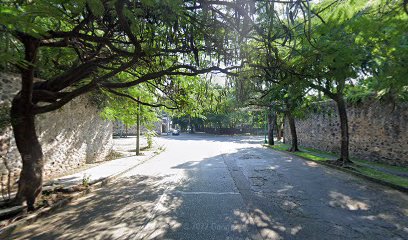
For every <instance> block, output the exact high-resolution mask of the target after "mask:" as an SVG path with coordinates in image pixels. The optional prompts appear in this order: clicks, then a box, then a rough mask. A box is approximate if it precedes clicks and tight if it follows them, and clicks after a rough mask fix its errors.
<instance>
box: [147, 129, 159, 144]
mask: <svg viewBox="0 0 408 240" xmlns="http://www.w3.org/2000/svg"><path fill="white" fill-rule="evenodd" d="M144 135H145V136H146V138H147V148H152V147H153V138H154V137H155V136H157V133H156V131H152V130H148V131H146V132H145V133H144Z"/></svg>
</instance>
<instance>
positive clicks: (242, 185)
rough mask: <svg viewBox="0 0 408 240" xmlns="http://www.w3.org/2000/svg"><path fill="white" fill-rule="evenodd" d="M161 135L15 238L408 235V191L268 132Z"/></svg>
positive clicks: (350, 237)
mask: <svg viewBox="0 0 408 240" xmlns="http://www.w3.org/2000/svg"><path fill="white" fill-rule="evenodd" d="M159 141H160V143H161V144H164V145H165V146H166V148H167V150H166V151H165V152H164V153H162V154H161V155H159V156H158V157H156V158H154V159H151V160H149V161H148V162H146V163H144V164H142V165H140V166H139V167H137V168H135V169H133V170H132V171H130V172H128V173H127V174H126V176H124V177H122V178H120V179H118V180H117V181H116V182H114V183H112V184H110V185H109V186H108V187H105V188H104V189H101V190H99V191H96V192H94V193H92V194H90V195H87V196H86V197H84V198H82V199H79V200H77V201H75V202H73V203H72V204H70V205H69V206H66V207H64V208H62V209H60V210H58V211H57V212H56V213H55V214H53V215H52V216H49V217H46V218H42V219H40V220H38V221H37V222H35V223H34V224H32V225H30V226H27V227H24V228H22V229H19V230H18V232H16V233H15V235H13V236H11V239H72V240H74V239H75V240H77V239H192V240H193V239H194V240H196V239H197V240H198V239H217V240H218V239H237V240H240V239H242V240H244V239H245V240H246V239H330V240H333V239H381V240H383V239H407V236H408V195H406V194H403V193H400V192H398V191H395V190H391V189H389V188H386V187H383V186H380V185H377V184H374V183H370V182H367V181H366V180H363V179H359V178H357V177H354V176H350V175H348V174H346V173H343V172H338V171H336V170H333V169H329V168H327V167H324V166H320V165H316V164H315V163H313V162H307V161H304V160H302V159H299V158H296V157H292V156H289V155H287V154H285V153H280V152H275V151H272V150H270V149H267V148H264V147H262V146H261V145H260V143H262V139H261V138H259V137H226V136H209V135H201V134H196V135H183V134H182V135H180V136H168V137H164V138H161V139H160V140H159Z"/></svg>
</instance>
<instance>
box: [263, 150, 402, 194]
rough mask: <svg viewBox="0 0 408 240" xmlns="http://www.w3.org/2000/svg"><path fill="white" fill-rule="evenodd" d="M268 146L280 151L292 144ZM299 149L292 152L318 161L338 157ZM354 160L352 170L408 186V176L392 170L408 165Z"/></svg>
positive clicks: (323, 152) (322, 152)
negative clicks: (400, 165) (401, 165)
mask: <svg viewBox="0 0 408 240" xmlns="http://www.w3.org/2000/svg"><path fill="white" fill-rule="evenodd" d="M268 147H270V148H272V149H275V150H278V151H288V149H289V148H290V145H289V144H283V143H281V144H279V143H278V144H276V145H273V146H269V145H268ZM299 149H300V150H301V151H300V152H291V154H293V155H296V156H299V157H303V158H306V159H308V160H311V161H316V162H324V161H329V160H334V159H336V158H337V156H336V155H335V154H333V153H329V152H325V151H321V150H317V149H313V148H299ZM352 161H353V162H354V165H353V167H352V169H350V170H351V171H354V172H357V173H360V174H363V175H365V176H367V177H371V178H375V179H378V180H382V181H384V182H389V183H392V184H395V185H398V186H401V187H405V188H408V178H406V177H403V176H399V175H397V174H392V171H394V172H400V173H408V167H399V166H391V165H387V164H382V163H375V162H370V161H367V160H361V159H355V158H352ZM370 166H371V167H370ZM381 169H384V171H381ZM386 170H390V171H391V172H387V171H386Z"/></svg>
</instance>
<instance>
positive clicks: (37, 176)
mask: <svg viewBox="0 0 408 240" xmlns="http://www.w3.org/2000/svg"><path fill="white" fill-rule="evenodd" d="M11 118H12V123H11V124H12V126H13V132H14V138H15V140H16V145H17V149H18V151H19V152H20V155H21V159H22V161H23V168H22V170H21V173H20V179H19V181H18V192H17V195H16V203H17V204H22V203H23V202H24V201H27V206H28V209H29V210H30V211H31V210H33V209H34V203H35V199H36V198H37V197H38V195H39V194H40V193H41V189H42V179H43V173H42V172H43V166H44V163H43V153H42V148H41V145H40V142H39V141H38V137H37V134H36V132H35V119H34V115H32V114H30V113H29V111H27V109H26V106H25V105H24V102H23V101H22V100H21V98H20V97H19V96H17V97H16V98H14V100H13V105H12V108H11Z"/></svg>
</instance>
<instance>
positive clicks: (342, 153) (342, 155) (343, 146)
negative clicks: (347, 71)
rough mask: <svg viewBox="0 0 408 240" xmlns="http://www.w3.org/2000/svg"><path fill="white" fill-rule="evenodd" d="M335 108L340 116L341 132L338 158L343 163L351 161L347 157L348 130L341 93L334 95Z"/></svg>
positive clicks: (345, 107) (344, 103)
mask: <svg viewBox="0 0 408 240" xmlns="http://www.w3.org/2000/svg"><path fill="white" fill-rule="evenodd" d="M336 103H337V109H338V112H339V118H340V132H341V150H340V159H339V160H338V161H339V162H341V163H342V164H343V165H346V164H347V163H351V161H350V157H349V131H348V118H347V106H346V101H345V100H344V98H343V96H342V95H338V96H337V97H336Z"/></svg>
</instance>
